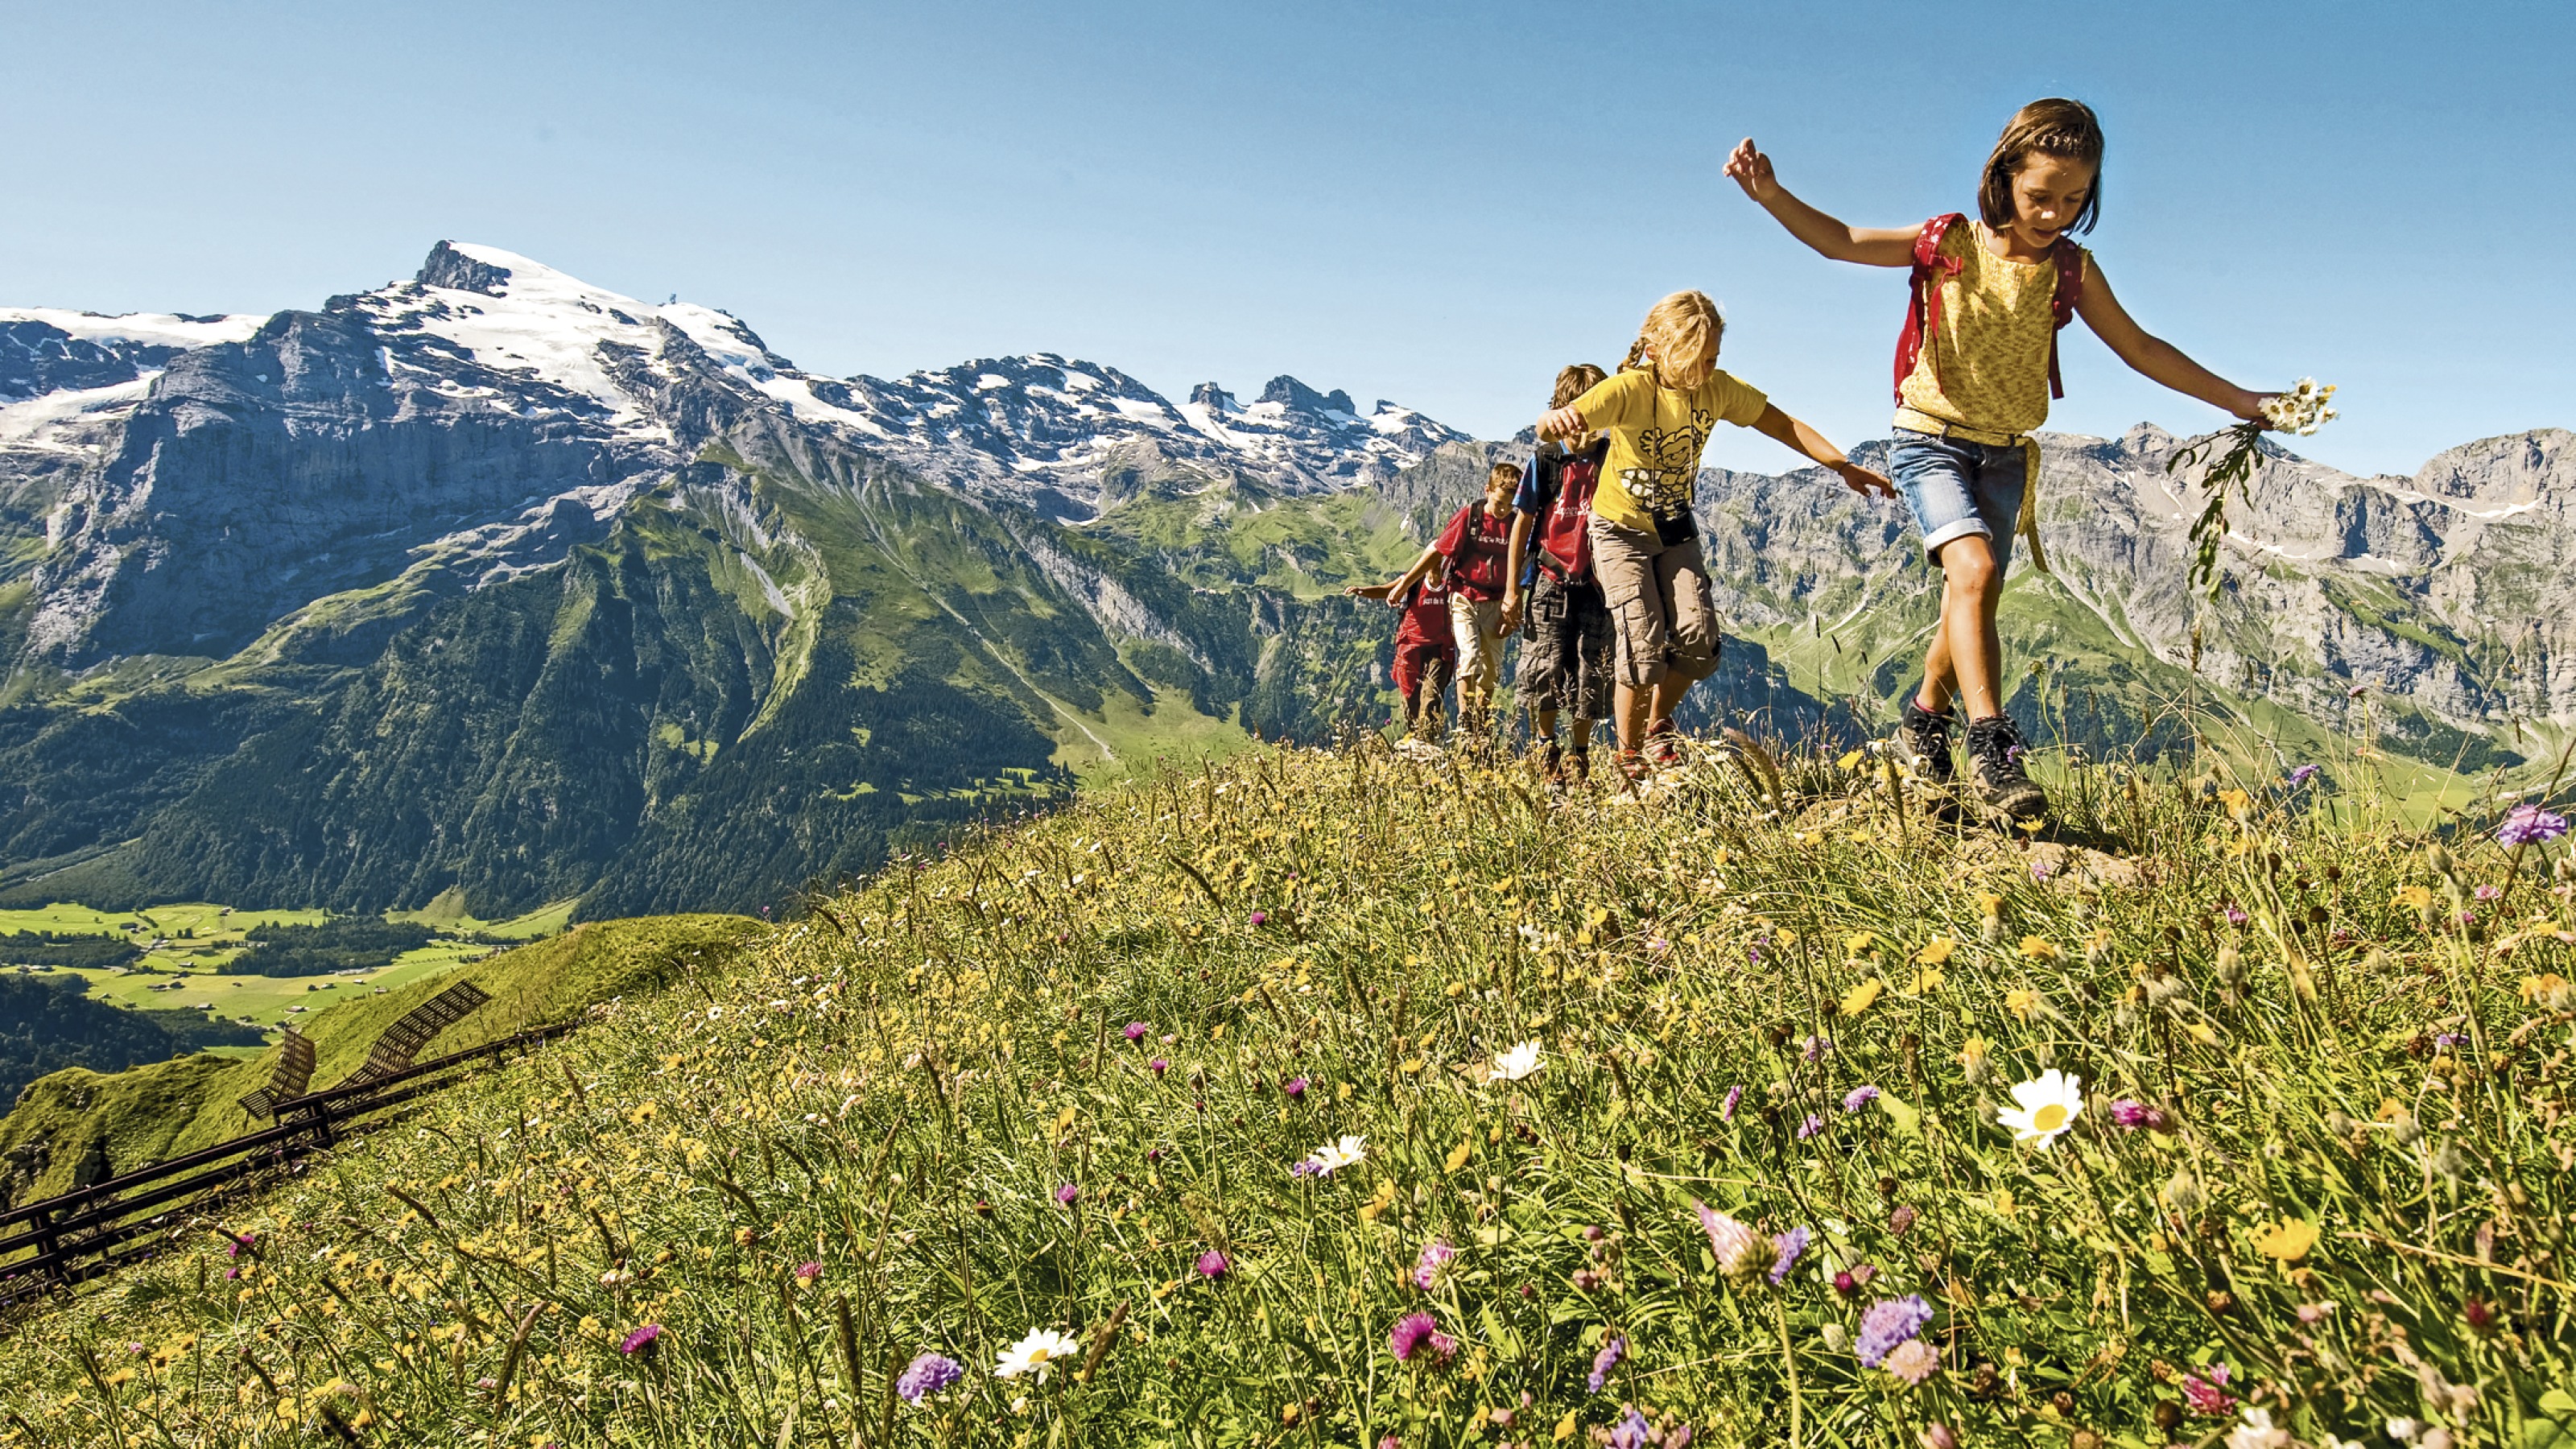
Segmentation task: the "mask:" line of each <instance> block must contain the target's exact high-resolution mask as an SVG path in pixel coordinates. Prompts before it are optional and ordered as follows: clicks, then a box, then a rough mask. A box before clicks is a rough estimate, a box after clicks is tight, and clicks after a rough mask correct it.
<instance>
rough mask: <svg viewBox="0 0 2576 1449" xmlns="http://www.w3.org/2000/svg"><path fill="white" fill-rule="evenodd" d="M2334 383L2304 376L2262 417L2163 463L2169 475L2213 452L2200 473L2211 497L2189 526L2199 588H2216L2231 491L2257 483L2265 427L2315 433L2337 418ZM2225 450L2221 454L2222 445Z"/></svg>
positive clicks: (2267, 405)
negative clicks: (2211, 460)
mask: <svg viewBox="0 0 2576 1449" xmlns="http://www.w3.org/2000/svg"><path fill="white" fill-rule="evenodd" d="M2333 398H2334V384H2332V383H2320V382H2318V381H2317V380H2316V379H2315V378H2313V377H2303V378H2300V379H2299V380H2298V382H2297V383H2295V384H2293V385H2292V386H2291V388H2290V390H2289V391H2288V392H2282V393H2274V394H2273V395H2272V396H2270V397H2268V398H2265V399H2264V400H2263V416H2261V417H2260V418H2253V419H2249V420H2247V421H2245V422H2241V423H2238V424H2237V425H2236V426H2234V427H2232V428H2229V429H2228V430H2227V431H2225V432H2223V433H2217V434H2213V435H2212V436H2210V437H2208V438H2205V439H2203V440H2201V441H2200V442H2198V443H2196V444H2194V445H2192V446H2191V447H2188V448H2185V449H2183V450H2182V451H2181V452H2179V453H2176V454H2174V456H2173V458H2172V459H2171V460H2170V461H2168V462H2167V463H2166V464H2165V471H2166V472H2168V473H2170V472H2173V471H2174V470H2175V469H2177V468H2180V467H2183V466H2184V465H2186V464H2191V463H2201V462H2206V461H2208V459H2209V458H2210V457H2211V455H2213V454H2215V455H2216V456H2217V459H2218V461H2217V462H2215V463H2210V465H2209V471H2208V472H2206V473H2204V474H2203V475H2202V476H2201V485H2202V486H2203V487H2205V488H2207V489H2208V490H2209V497H2208V499H2207V501H2205V502H2203V503H2202V504H2201V506H2200V517H2198V518H2196V519H2193V520H2192V525H2191V545H2192V560H2191V581H2192V584H2193V585H2194V586H2195V587H2198V588H2202V589H2206V590H2208V591H2209V592H2210V593H2211V594H2213V595H2214V594H2216V593H2217V592H2218V544H2219V540H2221V539H2223V538H2225V537H2226V536H2227V495H2228V494H2229V492H2231V491H2242V490H2245V489H2247V488H2249V487H2250V486H2251V485H2252V484H2253V481H2254V464H2255V462H2256V460H2257V459H2259V458H2260V457H2261V456H2262V453H2261V449H2260V448H2259V447H2258V446H2257V445H2256V442H2257V440H2258V439H2260V438H2261V437H2262V436H2263V434H2264V433H2265V432H2266V431H2270V432H2277V433H2289V434H2292V435H2293V436H2296V437H2302V438H2306V437H2313V436H2315V434H2316V431H2317V429H2319V428H2321V427H2324V426H2325V425H2326V424H2327V423H2330V422H2333V421H2334V419H2335V409H2334V403H2333V401H2332V399H2333ZM2221 448H2224V449H2225V451H2224V452H2221V451H2220V449H2221Z"/></svg>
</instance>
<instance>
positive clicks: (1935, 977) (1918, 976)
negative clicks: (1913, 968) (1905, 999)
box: [1905, 966, 1948, 996]
mask: <svg viewBox="0 0 2576 1449" xmlns="http://www.w3.org/2000/svg"><path fill="white" fill-rule="evenodd" d="M1946 979H1948V978H1946V977H1944V976H1943V975H1942V974H1941V969H1940V968H1939V967H1937V966H1926V967H1924V968H1923V969H1922V970H1920V971H1917V972H1915V973H1914V985H1913V986H1911V987H1909V988H1908V989H1907V990H1906V993H1905V994H1906V995H1908V996H1921V995H1923V994H1924V993H1925V992H1928V991H1937V990H1939V989H1940V988H1941V983H1942V982H1943V981H1944V980H1946Z"/></svg>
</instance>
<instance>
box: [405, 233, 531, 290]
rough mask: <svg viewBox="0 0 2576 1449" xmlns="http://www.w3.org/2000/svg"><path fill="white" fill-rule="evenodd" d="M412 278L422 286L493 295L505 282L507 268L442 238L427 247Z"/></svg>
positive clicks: (507, 275) (507, 276)
mask: <svg viewBox="0 0 2576 1449" xmlns="http://www.w3.org/2000/svg"><path fill="white" fill-rule="evenodd" d="M475 250H476V251H481V250H484V248H480V247H477V248H475ZM412 280H414V281H416V282H418V283H420V284H421V285H422V286H424V287H444V288H446V289H447V290H449V291H452V292H481V293H483V294H485V295H486V296H492V297H497V296H500V295H501V289H502V288H503V287H504V286H506V285H507V284H508V283H509V280H510V269H509V268H508V267H506V266H499V265H496V264H494V263H492V262H487V261H484V260H482V259H480V258H478V257H475V256H473V255H471V254H469V253H468V252H466V251H465V250H464V249H462V248H460V247H458V246H457V245H456V244H455V243H454V242H444V241H443V242H440V243H439V244H438V245H436V246H434V247H431V248H430V249H429V260H427V261H425V262H422V263H421V264H420V272H419V274H418V275H416V276H415V277H413V278H412Z"/></svg>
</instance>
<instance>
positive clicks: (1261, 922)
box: [1246, 911, 1270, 926]
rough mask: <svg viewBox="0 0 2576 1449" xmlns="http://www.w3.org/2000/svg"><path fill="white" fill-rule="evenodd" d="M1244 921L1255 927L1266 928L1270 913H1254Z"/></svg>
mask: <svg viewBox="0 0 2576 1449" xmlns="http://www.w3.org/2000/svg"><path fill="white" fill-rule="evenodd" d="M1246 919H1248V920H1250V921H1251V922H1252V924H1254V925H1256V926H1266V925H1269V924H1270V913H1269V912H1268V911H1254V912H1253V913H1252V914H1251V915H1250V916H1249V917H1247V918H1246Z"/></svg>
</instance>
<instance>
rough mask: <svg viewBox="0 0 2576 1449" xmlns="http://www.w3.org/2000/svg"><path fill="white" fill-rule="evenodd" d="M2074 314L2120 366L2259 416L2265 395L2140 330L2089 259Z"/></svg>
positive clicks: (2227, 407) (2188, 393)
mask: <svg viewBox="0 0 2576 1449" xmlns="http://www.w3.org/2000/svg"><path fill="white" fill-rule="evenodd" d="M2075 315H2077V316H2079V317H2081V318H2083V319H2084V325H2085V326H2087V327H2090V328H2092V329H2093V335H2094V336H2096V337H2099V338H2101V339H2102V341H2103V342H2104V343H2105V344H2106V345H2108V346H2109V347H2110V349H2111V351H2112V352H2114V353H2116V354H2117V355H2118V356H2119V359H2120V360H2121V361H2122V362H2125V363H2127V364H2129V365H2130V366H2131V367H2134V368H2136V369H2137V370H2138V371H2140V372H2142V373H2145V374H2146V375H2147V376H2148V377H2151V378H2154V379H2155V380H2156V381H2158V382H2160V383H2163V384H2164V385H2165V386H2167V387H2169V388H2172V389H2173V390H2174V391H2176V392H2178V393H2181V394H2183V395H2184V396H2186V397H2196V398H2198V399H2200V400H2201V401H2202V402H2205V403H2207V404H2209V405H2210V406H2211V407H2214V408H2218V409H2221V410H2223V411H2226V412H2229V413H2233V414H2235V415H2236V416H2237V417H2240V418H2255V417H2260V416H2262V408H2263V399H2265V398H2267V397H2270V396H2271V394H2270V393H2261V392H2248V391H2247V390H2245V389H2244V388H2241V387H2238V386H2237V385H2236V384H2234V383H2232V382H2229V381H2228V380H2227V379H2225V378H2223V377H2220V376H2219V375H2218V374H2217V373H2214V372H2212V371H2210V370H2209V369H2208V368H2206V367H2203V366H2201V365H2200V364H2199V363H2197V362H2194V361H2192V360H2191V359H2190V358H2188V357H2185V356H2183V353H2182V349H2181V348H2179V347H2176V346H2174V345H2173V344H2172V343H2170V342H2167V341H2165V340H2164V339H2163V338H2161V337H2157V336H2153V335H2151V334H2150V333H2149V332H2148V331H2147V329H2145V328H2143V327H2141V326H2139V325H2138V324H2137V321H2136V319H2134V318H2132V317H2130V315H2129V313H2128V311H2127V309H2126V308H2123V307H2122V306H2121V305H2120V299H2119V298H2117V297H2114V296H2112V295H2111V284H2110V283H2109V282H2107V281H2104V280H2103V279H2102V269H2101V268H2100V267H2098V266H2096V265H2094V263H2093V259H2092V258H2091V257H2090V256H2087V257H2086V258H2085V259H2084V295H2083V296H2081V297H2079V298H2077V299H2076V303H2075Z"/></svg>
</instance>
